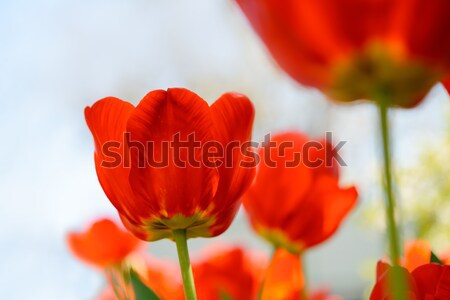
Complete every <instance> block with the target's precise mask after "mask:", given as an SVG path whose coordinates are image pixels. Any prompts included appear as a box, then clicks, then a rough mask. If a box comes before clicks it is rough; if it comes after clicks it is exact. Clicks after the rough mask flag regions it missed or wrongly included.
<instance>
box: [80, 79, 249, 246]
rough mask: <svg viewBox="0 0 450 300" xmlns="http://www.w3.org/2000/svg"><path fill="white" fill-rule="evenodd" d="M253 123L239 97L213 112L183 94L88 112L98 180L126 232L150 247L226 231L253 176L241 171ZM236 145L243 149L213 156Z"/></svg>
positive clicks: (106, 104) (227, 98)
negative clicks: (176, 236) (177, 232)
mask: <svg viewBox="0 0 450 300" xmlns="http://www.w3.org/2000/svg"><path fill="white" fill-rule="evenodd" d="M253 116H254V109H253V105H252V104H251V102H250V101H249V100H248V98H247V97H245V96H243V95H241V94H237V93H226V94H224V95H223V96H221V97H220V98H219V99H218V100H217V101H216V102H215V103H214V104H212V105H211V106H208V104H207V103H206V101H204V100H203V99H202V98H200V97H199V96H198V95H196V94H195V93H193V92H191V91H189V90H186V89H181V88H174V89H168V90H167V91H163V90H156V91H152V92H150V93H149V94H147V95H146V96H145V97H144V98H143V99H142V100H141V102H140V103H139V105H138V106H136V107H134V106H133V105H131V104H130V103H128V102H125V101H122V100H119V99H117V98H113V97H108V98H105V99H102V100H100V101H98V102H96V103H95V104H94V105H93V106H92V107H87V108H86V110H85V117H86V121H87V124H88V126H89V129H90V130H91V132H92V135H93V137H94V140H95V147H96V150H95V166H96V170H97V175H98V179H99V181H100V184H101V186H102V187H103V190H104V192H105V193H106V195H107V196H108V198H109V200H110V201H111V202H112V204H113V205H114V206H115V207H116V209H117V210H118V211H119V214H120V217H121V219H122V221H123V223H124V224H125V226H126V227H127V228H128V229H129V230H131V231H132V232H133V233H134V234H135V235H136V236H138V237H139V238H141V239H143V240H149V241H153V240H159V239H162V238H172V231H173V230H174V229H186V231H187V237H188V238H190V237H211V236H216V235H219V234H221V233H222V232H223V231H225V230H226V229H227V228H228V226H229V225H230V223H231V222H232V220H233V218H234V216H235V214H236V212H237V210H238V208H239V206H240V203H241V202H240V197H241V195H242V194H243V193H244V191H245V190H246V189H247V187H248V186H249V185H250V183H251V181H252V180H253V176H254V168H248V167H243V166H241V165H240V162H242V161H247V162H248V161H250V162H251V160H252V158H251V157H249V156H245V157H244V155H243V153H242V152H241V151H240V150H241V149H240V148H239V146H241V145H242V144H243V143H245V142H247V141H249V140H250V137H251V129H252V123H253ZM126 133H127V134H128V135H127V134H126ZM124 135H127V137H128V139H127V138H124ZM181 143H183V144H181ZM230 143H234V145H235V146H236V145H238V146H237V147H234V148H233V147H230V148H229V149H231V150H230V151H224V153H218V154H214V153H213V152H214V145H220V146H222V147H226V146H227V145H228V144H230ZM207 144H208V146H212V147H209V149H205V148H206V146H205V145H207ZM108 147H109V148H108ZM211 148H213V150H211ZM207 150H209V151H207ZM207 153H209V154H211V153H213V154H214V155H213V156H212V157H209V159H204V155H206V154H207ZM176 160H177V161H176ZM102 162H103V164H102ZM117 162H119V163H117ZM128 162H129V163H130V166H129V167H128V166H127V163H128ZM205 162H208V163H209V165H208V166H206V163H205ZM156 165H158V166H156Z"/></svg>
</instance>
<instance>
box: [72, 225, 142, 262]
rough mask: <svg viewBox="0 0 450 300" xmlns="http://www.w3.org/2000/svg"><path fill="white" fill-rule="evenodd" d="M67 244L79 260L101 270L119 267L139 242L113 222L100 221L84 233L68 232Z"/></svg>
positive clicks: (136, 247)
mask: <svg viewBox="0 0 450 300" xmlns="http://www.w3.org/2000/svg"><path fill="white" fill-rule="evenodd" d="M67 243H68V245H69V248H70V249H71V250H72V252H73V254H74V255H75V256H76V257H78V258H79V259H80V260H82V261H84V262H86V263H88V264H90V265H93V266H96V267H98V268H102V269H103V268H107V267H111V266H114V265H120V264H121V263H122V262H123V261H124V260H125V259H126V258H127V256H129V255H130V254H131V253H133V252H134V251H136V250H137V249H138V247H139V244H140V241H139V240H138V239H137V238H135V237H134V236H133V235H131V234H130V233H128V232H127V231H126V230H124V229H121V228H120V227H119V226H118V225H116V223H114V221H112V220H110V219H101V220H98V221H96V222H94V223H93V224H92V225H91V226H90V227H89V228H88V229H87V230H86V231H84V232H70V233H69V234H68V236H67Z"/></svg>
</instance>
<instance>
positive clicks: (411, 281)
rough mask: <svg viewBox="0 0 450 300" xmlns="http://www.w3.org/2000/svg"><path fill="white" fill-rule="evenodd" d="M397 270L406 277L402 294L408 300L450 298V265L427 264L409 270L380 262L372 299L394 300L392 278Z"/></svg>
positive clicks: (443, 299)
mask: <svg viewBox="0 0 450 300" xmlns="http://www.w3.org/2000/svg"><path fill="white" fill-rule="evenodd" d="M394 272H397V273H399V274H401V275H402V276H404V277H405V278H406V283H407V285H406V287H405V290H403V291H402V296H404V297H405V299H407V300H446V299H450V266H441V265H438V264H426V265H422V266H420V267H418V268H416V269H415V270H414V271H412V272H409V271H408V270H406V269H404V268H402V267H390V266H389V265H387V264H384V263H378V266H377V282H376V284H375V286H374V288H373V290H372V294H371V295H370V300H394V297H393V295H392V288H391V287H390V282H392V280H391V278H392V276H394Z"/></svg>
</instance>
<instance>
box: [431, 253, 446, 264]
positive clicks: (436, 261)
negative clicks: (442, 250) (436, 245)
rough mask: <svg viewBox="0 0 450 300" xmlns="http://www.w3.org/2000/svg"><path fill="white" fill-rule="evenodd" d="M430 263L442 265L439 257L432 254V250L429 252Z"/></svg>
mask: <svg viewBox="0 0 450 300" xmlns="http://www.w3.org/2000/svg"><path fill="white" fill-rule="evenodd" d="M430 263H435V264H440V265H444V263H443V262H442V261H441V260H440V259H439V257H437V256H436V254H434V252H431V259H430Z"/></svg>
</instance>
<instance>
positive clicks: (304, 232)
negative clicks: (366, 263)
mask: <svg viewBox="0 0 450 300" xmlns="http://www.w3.org/2000/svg"><path fill="white" fill-rule="evenodd" d="M271 142H272V143H273V147H271V148H270V149H266V147H262V148H261V149H260V152H259V157H260V158H261V162H260V164H259V169H258V172H257V175H256V178H255V181H254V183H253V185H252V186H251V187H250V189H249V190H248V191H247V193H246V194H245V195H244V207H245V210H246V212H247V214H248V217H249V219H250V222H251V224H252V226H253V228H254V229H255V230H256V232H258V233H259V234H260V235H261V236H262V237H264V238H265V239H266V240H267V241H269V242H270V243H271V244H272V245H273V246H274V247H283V248H285V249H287V250H289V251H290V252H292V253H302V252H303V251H305V250H307V249H309V248H311V247H314V246H316V245H318V244H320V243H322V242H324V241H325V240H327V239H328V238H329V237H331V236H332V235H333V233H334V232H336V230H337V229H338V228H339V225H340V224H341V222H342V221H343V220H344V218H345V217H346V216H347V214H348V213H349V212H350V210H351V209H352V208H353V207H354V206H355V203H356V200H357V192H356V189H355V188H354V187H348V188H341V187H340V186H339V175H338V169H337V166H336V165H335V164H331V161H330V157H331V155H332V151H330V145H328V144H326V143H324V142H319V141H309V139H308V138H307V137H306V136H304V135H302V134H300V133H295V132H288V133H284V134H279V135H276V136H273V137H272V139H271ZM296 157H297V158H301V159H296ZM296 160H297V162H296ZM327 161H328V162H327ZM275 166H276V167H275Z"/></svg>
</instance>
